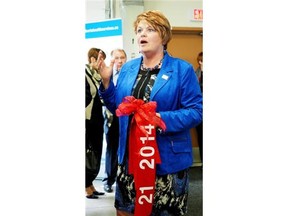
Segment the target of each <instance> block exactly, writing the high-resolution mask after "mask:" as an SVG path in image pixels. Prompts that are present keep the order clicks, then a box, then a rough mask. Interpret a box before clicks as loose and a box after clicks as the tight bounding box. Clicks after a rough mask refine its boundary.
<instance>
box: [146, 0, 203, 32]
mask: <svg viewBox="0 0 288 216" xmlns="http://www.w3.org/2000/svg"><path fill="white" fill-rule="evenodd" d="M144 8H145V10H160V11H162V13H163V14H164V15H165V16H166V17H167V18H168V20H169V22H170V24H171V26H172V27H202V22H201V21H191V20H192V17H193V16H192V15H193V11H194V9H202V8H203V0H155V1H151V0H149V1H148V0H146V1H145V0H144Z"/></svg>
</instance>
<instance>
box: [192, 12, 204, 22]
mask: <svg viewBox="0 0 288 216" xmlns="http://www.w3.org/2000/svg"><path fill="white" fill-rule="evenodd" d="M193 20H194V21H202V20H203V10H202V9H194V12H193Z"/></svg>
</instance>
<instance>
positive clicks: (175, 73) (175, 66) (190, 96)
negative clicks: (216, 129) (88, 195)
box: [99, 51, 202, 175]
mask: <svg viewBox="0 0 288 216" xmlns="http://www.w3.org/2000/svg"><path fill="white" fill-rule="evenodd" d="M142 58H143V57H139V58H136V59H132V60H130V61H128V62H126V63H125V64H124V65H123V66H122V68H121V72H120V75H119V77H118V81H117V86H116V87H115V86H114V84H113V82H110V85H109V87H108V88H107V89H106V90H104V88H103V85H101V86H100V91H99V93H100V94H101V96H102V97H103V99H104V102H105V105H106V106H107V107H108V109H109V110H110V111H111V112H112V113H115V110H116V108H117V107H118V105H119V104H120V103H121V102H122V100H123V98H124V97H126V96H130V95H131V94H132V87H133V85H134V82H135V80H136V78H137V75H138V72H139V69H140V65H141V61H142ZM150 101H156V102H157V110H156V112H159V113H160V115H161V118H162V119H163V121H164V122H165V124H166V127H167V128H166V131H165V132H157V134H156V140H157V145H158V148H159V152H160V156H161V162H162V163H161V164H158V165H157V167H156V170H157V175H165V174H168V173H175V172H178V171H180V170H183V169H185V168H188V167H190V166H191V165H192V163H193V152H192V142H191V137H190V129H191V128H193V127H195V126H196V125H198V124H199V123H200V122H201V121H202V93H201V91H200V87H199V83H198V80H197V77H196V74H195V72H194V69H193V66H192V65H191V64H190V63H188V62H186V61H184V60H182V59H179V58H174V57H172V56H170V55H169V54H168V53H167V52H166V51H165V56H164V59H163V62H162V66H161V69H160V71H159V74H158V75H157V79H156V81H155V83H154V86H153V88H152V91H151V95H150ZM128 121H129V116H123V117H120V118H119V130H120V131H119V132H120V139H119V149H118V161H119V163H120V164H122V163H123V159H124V155H125V150H126V145H127V139H128V138H129V134H127V132H128Z"/></svg>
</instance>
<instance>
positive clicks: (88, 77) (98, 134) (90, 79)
mask: <svg viewBox="0 0 288 216" xmlns="http://www.w3.org/2000/svg"><path fill="white" fill-rule="evenodd" d="M99 51H100V49H98V48H91V49H90V50H89V51H88V62H89V63H88V64H86V65H85V89H86V91H85V95H86V97H85V107H86V109H85V115H86V119H85V151H87V149H88V148H89V149H92V150H93V151H94V152H95V153H96V156H97V161H96V164H97V168H96V170H93V171H91V170H90V169H87V167H86V168H85V190H86V197H87V198H89V199H97V198H98V195H104V193H103V192H99V191H97V190H96V189H95V188H94V186H93V181H94V179H95V178H96V177H97V175H98V173H99V170H100V165H101V155H102V146H103V133H104V132H103V130H104V129H103V125H104V117H103V114H102V105H103V103H102V101H101V100H100V96H99V94H98V86H99V85H100V80H101V77H100V75H99V74H98V72H97V70H98V68H97V58H98V54H99ZM102 56H103V58H104V59H105V58H106V55H105V53H104V52H103V51H102Z"/></svg>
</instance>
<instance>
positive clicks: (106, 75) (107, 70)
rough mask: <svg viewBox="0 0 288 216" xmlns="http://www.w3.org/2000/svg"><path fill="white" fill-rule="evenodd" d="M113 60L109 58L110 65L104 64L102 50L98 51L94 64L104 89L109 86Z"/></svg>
mask: <svg viewBox="0 0 288 216" xmlns="http://www.w3.org/2000/svg"><path fill="white" fill-rule="evenodd" d="M114 62H115V60H114V59H111V61H110V65H108V66H107V65H106V64H105V61H104V57H103V54H102V51H100V52H99V55H98V58H97V61H96V64H97V68H98V72H99V74H100V76H101V78H102V83H103V85H104V88H105V89H107V88H108V86H109V83H110V78H111V76H112V74H113V65H114Z"/></svg>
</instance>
